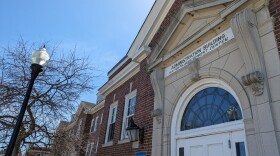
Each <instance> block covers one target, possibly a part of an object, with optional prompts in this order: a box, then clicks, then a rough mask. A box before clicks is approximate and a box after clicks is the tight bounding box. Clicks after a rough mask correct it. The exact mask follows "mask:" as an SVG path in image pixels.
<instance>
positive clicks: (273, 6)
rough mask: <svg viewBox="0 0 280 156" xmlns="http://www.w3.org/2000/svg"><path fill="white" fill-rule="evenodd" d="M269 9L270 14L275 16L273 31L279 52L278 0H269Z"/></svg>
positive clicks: (279, 7) (279, 24) (279, 11)
mask: <svg viewBox="0 0 280 156" xmlns="http://www.w3.org/2000/svg"><path fill="white" fill-rule="evenodd" d="M269 11H270V14H271V16H273V17H274V18H275V23H274V32H275V37H276V40H277V44H278V52H280V0H271V1H270V4H269Z"/></svg>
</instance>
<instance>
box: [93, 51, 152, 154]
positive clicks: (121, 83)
mask: <svg viewBox="0 0 280 156" xmlns="http://www.w3.org/2000/svg"><path fill="white" fill-rule="evenodd" d="M146 65H147V62H146V60H145V59H143V60H139V61H138V62H135V61H131V59H130V58H128V57H127V56H126V57H125V58H124V59H122V60H121V61H120V62H119V63H118V64H117V65H116V66H115V67H114V68H113V69H112V70H111V71H110V72H109V73H108V76H109V80H108V82H107V83H106V84H105V85H104V86H102V87H101V88H100V89H99V94H100V95H102V96H103V97H105V98H104V101H105V105H104V113H103V123H102V127H101V131H100V136H99V142H100V145H101V146H99V148H98V152H97V155H100V156H106V155H108V156H112V155H114V156H124V155H127V156H129V155H135V153H141V152H142V153H145V154H147V155H151V150H152V131H153V118H152V117H151V115H150V114H151V111H152V110H153V102H154V92H153V89H152V85H151V81H150V75H149V72H148V71H147V68H146ZM131 118H133V120H134V122H135V123H136V124H137V125H138V126H139V127H140V128H143V129H144V139H143V142H142V143H141V142H140V141H135V142H130V140H129V139H128V136H127V133H126V128H127V126H128V124H129V119H131Z"/></svg>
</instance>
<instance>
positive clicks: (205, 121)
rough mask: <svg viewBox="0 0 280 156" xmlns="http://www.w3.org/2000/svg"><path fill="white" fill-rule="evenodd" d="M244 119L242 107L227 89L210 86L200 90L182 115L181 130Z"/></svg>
mask: <svg viewBox="0 0 280 156" xmlns="http://www.w3.org/2000/svg"><path fill="white" fill-rule="evenodd" d="M240 119H242V114H241V110H240V107H239V105H238V103H237V101H236V100H235V98H234V97H233V96H232V95H231V94H230V93H228V92H227V91H225V90H223V89H221V88H217V87H210V88H206V89H204V90H202V91H200V92H198V93H197V94H196V95H195V96H194V97H193V98H192V99H191V101H190V102H189V104H188V105H187V108H186V109H185V112H184V114H183V117H182V121H181V130H182V131H183V130H188V129H194V128H199V127H205V126H211V125H215V124H220V123H225V122H230V121H235V120H240Z"/></svg>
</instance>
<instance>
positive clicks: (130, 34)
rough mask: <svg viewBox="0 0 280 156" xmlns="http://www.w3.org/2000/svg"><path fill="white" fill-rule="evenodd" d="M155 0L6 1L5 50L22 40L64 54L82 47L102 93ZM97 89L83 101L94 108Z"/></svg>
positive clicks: (0, 4) (1, 14) (0, 37)
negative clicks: (55, 48) (57, 46)
mask: <svg viewBox="0 0 280 156" xmlns="http://www.w3.org/2000/svg"><path fill="white" fill-rule="evenodd" d="M153 3H154V0H109V1H107V0H44V1H43V0H1V1H0V28H1V29H0V46H1V47H3V46H4V47H5V46H7V45H8V44H10V45H12V44H14V43H15V42H16V41H17V40H18V39H19V38H20V36H22V37H23V38H24V39H25V40H27V41H29V42H37V43H40V42H44V41H50V42H51V43H57V44H58V43H59V44H60V49H59V50H60V52H62V53H65V52H67V50H71V49H73V48H74V47H75V46H77V50H78V51H79V52H80V53H81V54H82V55H83V56H84V55H86V56H89V59H90V60H91V63H92V66H94V67H95V68H97V69H98V71H96V72H95V73H93V74H94V75H100V77H99V78H97V79H96V80H95V85H96V86H97V88H99V87H100V86H102V85H103V84H104V83H105V82H106V81H107V72H108V71H109V70H110V69H111V68H112V67H113V66H114V65H115V64H116V63H117V62H118V61H119V60H120V59H121V58H122V57H123V56H124V55H125V54H126V53H127V51H128V49H129V47H130V45H131V44H132V42H133V40H134V38H135V37H136V35H137V33H138V31H139V29H140V27H141V25H142V24H143V22H144V20H145V18H146V16H147V15H148V13H149V11H150V9H151V7H152V5H153ZM96 93H97V89H95V91H94V92H92V93H90V94H87V95H83V96H82V98H81V100H84V101H89V102H95V101H96V95H95V94H96Z"/></svg>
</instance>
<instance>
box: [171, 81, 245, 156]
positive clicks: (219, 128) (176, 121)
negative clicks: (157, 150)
mask: <svg viewBox="0 0 280 156" xmlns="http://www.w3.org/2000/svg"><path fill="white" fill-rule="evenodd" d="M209 87H218V88H222V89H224V90H226V91H227V92H229V93H230V94H231V95H232V96H233V97H234V98H235V100H236V101H237V103H238V104H239V107H240V109H241V112H242V107H241V105H240V101H239V98H238V96H237V95H236V93H235V92H234V90H233V89H232V88H231V87H230V86H229V85H228V84H227V83H225V82H223V81H221V80H219V79H214V78H206V79H202V80H200V81H198V82H195V83H194V84H193V85H191V86H190V87H188V88H187V90H186V91H185V92H184V93H183V94H182V95H181V97H180V98H179V100H178V102H177V104H176V107H175V109H174V112H173V115H172V123H171V155H172V156H173V155H174V156H175V155H176V149H177V139H179V138H189V137H196V136H200V135H202V134H204V135H205V134H208V135H210V134H217V133H223V132H231V131H237V130H244V122H243V120H239V121H233V122H228V123H223V124H217V125H213V126H209V127H202V128H197V129H193V130H187V131H180V126H181V119H182V117H183V113H184V111H185V108H186V107H187V104H188V103H189V101H190V100H191V98H192V97H193V96H194V95H195V94H196V93H198V92H199V91H201V90H203V89H205V88H209ZM242 116H243V117H244V115H243V112H242ZM244 137H245V134H244Z"/></svg>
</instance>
